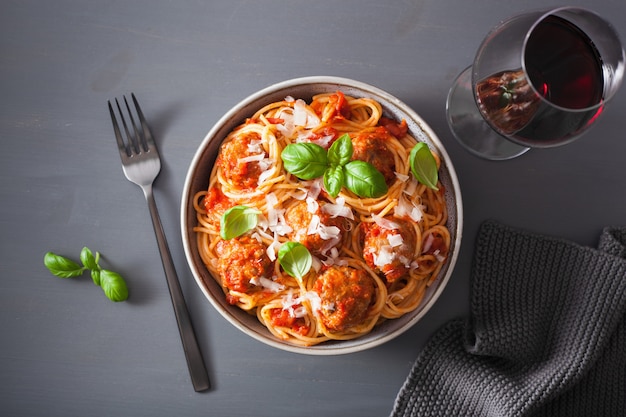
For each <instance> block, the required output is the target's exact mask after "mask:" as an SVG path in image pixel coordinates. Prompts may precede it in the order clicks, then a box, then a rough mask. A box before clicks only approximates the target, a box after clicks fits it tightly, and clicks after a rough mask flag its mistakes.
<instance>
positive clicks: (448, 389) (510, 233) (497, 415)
mask: <svg viewBox="0 0 626 417" xmlns="http://www.w3.org/2000/svg"><path fill="white" fill-rule="evenodd" d="M391 416H392V417H399V416H405V417H406V416H419V417H426V416H446V417H453V416H489V417H510V416H516V417H517V416H532V417H540V416H541V417H543V416H551V417H555V416H557V417H558V416H563V417H565V416H567V417H576V416H591V417H596V416H598V417H601V416H611V417H614V416H626V227H612V228H608V227H607V228H605V229H604V231H603V233H602V235H601V237H600V241H599V244H598V247H597V248H590V247H585V246H581V245H578V244H576V243H573V242H570V241H567V240H564V239H560V238H555V237H551V236H544V235H540V234H536V233H531V232H528V231H523V230H518V229H514V228H511V227H509V226H506V225H502V224H500V223H498V222H495V221H492V220H490V221H486V222H485V223H483V224H482V225H481V228H480V230H479V233H478V236H477V240H476V244H475V248H474V259H473V264H472V272H471V300H470V316H469V318H467V319H457V320H453V321H451V322H449V323H447V324H446V325H444V326H443V327H442V328H441V329H439V330H438V331H437V332H436V333H435V334H434V335H433V337H432V338H431V339H430V340H429V341H428V343H427V344H426V347H425V348H424V349H423V351H422V352H421V353H420V354H419V356H418V358H417V360H416V361H415V364H414V365H413V367H412V369H411V371H410V374H409V376H408V378H407V379H406V381H405V383H404V385H403V386H402V388H401V389H400V392H399V393H398V396H397V398H396V401H395V404H394V407H393V410H392V413H391Z"/></svg>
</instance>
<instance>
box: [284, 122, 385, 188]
mask: <svg viewBox="0 0 626 417" xmlns="http://www.w3.org/2000/svg"><path fill="white" fill-rule="evenodd" d="M353 152H354V149H353V147H352V141H351V140H350V136H349V135H348V134H344V135H342V136H340V137H339V139H337V140H336V141H335V142H334V143H333V144H332V145H331V147H330V148H329V149H328V152H326V151H325V150H324V148H322V147H321V146H319V145H317V144H315V143H308V142H307V143H291V144H289V145H287V146H285V149H283V152H282V153H281V158H282V160H283V166H284V167H285V170H287V171H288V172H290V173H291V174H293V175H295V176H296V177H298V178H300V179H303V180H312V179H315V178H319V177H321V176H323V177H324V178H323V179H324V188H325V189H326V192H327V193H328V194H329V195H331V196H332V197H337V195H339V192H340V191H341V188H342V187H346V188H347V189H348V190H350V191H352V192H353V193H354V194H356V195H357V196H359V197H364V198H375V197H380V196H382V195H384V194H386V193H387V190H388V188H387V183H386V182H385V177H384V176H383V174H381V173H380V171H378V170H377V169H376V168H375V167H374V166H373V165H372V164H370V163H369V162H365V161H359V160H356V161H351V160H350V158H352V154H353Z"/></svg>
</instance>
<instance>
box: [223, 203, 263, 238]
mask: <svg viewBox="0 0 626 417" xmlns="http://www.w3.org/2000/svg"><path fill="white" fill-rule="evenodd" d="M259 214H261V212H260V211H259V210H257V209H255V208H252V207H247V206H234V207H231V208H229V209H228V210H226V211H225V212H224V214H222V218H221V219H220V236H221V237H222V239H224V240H229V239H232V238H235V237H237V236H241V235H243V234H244V233H246V232H247V231H249V230H252V229H254V228H255V227H256V224H257V220H258V215H259Z"/></svg>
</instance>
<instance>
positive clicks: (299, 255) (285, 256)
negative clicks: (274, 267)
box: [278, 242, 313, 279]
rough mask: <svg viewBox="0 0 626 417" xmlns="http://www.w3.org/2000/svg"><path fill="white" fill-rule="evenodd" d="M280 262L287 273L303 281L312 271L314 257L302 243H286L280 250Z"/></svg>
mask: <svg viewBox="0 0 626 417" xmlns="http://www.w3.org/2000/svg"><path fill="white" fill-rule="evenodd" d="M278 262H280V266H282V267H283V269H284V270H285V272H286V273H288V274H289V275H291V276H292V277H294V278H297V279H302V277H304V276H305V275H306V274H307V273H308V272H309V270H310V269H311V265H312V264H313V257H312V256H311V253H310V252H309V250H308V249H307V248H306V246H304V245H303V244H302V243H299V242H285V243H283V244H282V245H281V246H280V249H278Z"/></svg>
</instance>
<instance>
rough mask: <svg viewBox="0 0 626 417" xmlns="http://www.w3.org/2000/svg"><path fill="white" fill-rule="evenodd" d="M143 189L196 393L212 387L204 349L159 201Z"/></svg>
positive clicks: (148, 189) (150, 192) (150, 187)
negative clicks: (197, 336)
mask: <svg viewBox="0 0 626 417" xmlns="http://www.w3.org/2000/svg"><path fill="white" fill-rule="evenodd" d="M141 188H142V189H143V192H144V195H145V197H146V201H147V202H148V208H149V209H150V217H151V218H152V226H153V227H154V233H155V234H156V240H157V244H158V246H159V252H160V253H161V261H162V262H163V269H164V270H165V278H166V280H167V286H168V288H169V291H170V297H171V299H172V305H173V306H174V313H175V315H176V323H177V324H178V331H179V332H180V338H181V341H182V343H183V349H184V351H185V357H186V359H187V366H188V367H189V373H190V375H191V382H192V383H193V387H194V389H195V390H196V391H197V392H200V391H205V390H207V389H209V388H210V387H211V383H210V381H209V376H208V374H207V371H206V367H205V365H204V359H203V358H202V352H201V351H200V347H199V345H198V341H197V339H196V334H195V332H194V330H193V325H192V323H191V318H190V317H189V311H188V310H187V304H186V303H185V298H184V297H183V292H182V290H181V288H180V282H179V281H178V276H177V275H176V270H175V269H174V262H173V261H172V255H171V254H170V249H169V247H168V245H167V240H166V239H165V233H164V232H163V225H162V224H161V218H160V217H159V212H158V210H157V206H156V202H155V201H154V195H153V194H152V186H151V185H148V186H142V187H141Z"/></svg>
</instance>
